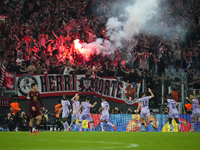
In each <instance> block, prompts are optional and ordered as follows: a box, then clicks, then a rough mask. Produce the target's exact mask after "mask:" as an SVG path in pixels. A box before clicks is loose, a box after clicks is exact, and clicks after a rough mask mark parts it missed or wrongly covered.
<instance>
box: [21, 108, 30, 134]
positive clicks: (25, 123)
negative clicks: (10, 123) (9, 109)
mask: <svg viewBox="0 0 200 150" xmlns="http://www.w3.org/2000/svg"><path fill="white" fill-rule="evenodd" d="M28 123H29V118H28V116H27V114H26V113H25V112H24V111H23V112H21V116H20V118H19V124H20V126H19V128H20V131H28V130H29V126H28Z"/></svg>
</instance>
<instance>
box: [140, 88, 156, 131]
mask: <svg viewBox="0 0 200 150" xmlns="http://www.w3.org/2000/svg"><path fill="white" fill-rule="evenodd" d="M148 90H149V93H151V96H145V93H143V92H142V93H141V96H142V98H140V99H139V105H138V108H137V112H139V108H140V105H141V120H142V121H141V122H142V131H145V129H144V122H145V121H144V118H145V116H147V118H148V120H151V121H150V123H151V126H152V127H153V128H154V130H155V129H156V128H155V126H154V125H153V119H152V118H151V116H150V111H149V99H151V98H153V97H154V94H153V93H152V91H151V89H148ZM140 102H141V103H140Z"/></svg>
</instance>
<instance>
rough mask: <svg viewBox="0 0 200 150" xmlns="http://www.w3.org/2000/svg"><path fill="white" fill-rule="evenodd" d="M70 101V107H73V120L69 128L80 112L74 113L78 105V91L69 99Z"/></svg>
mask: <svg viewBox="0 0 200 150" xmlns="http://www.w3.org/2000/svg"><path fill="white" fill-rule="evenodd" d="M71 102H72V108H73V121H72V122H71V124H70V128H71V127H72V126H73V124H74V123H76V120H77V119H78V116H79V114H80V112H79V113H78V114H76V112H77V111H78V109H79V107H80V101H79V95H78V93H77V94H76V95H75V96H74V97H73V98H72V99H71Z"/></svg>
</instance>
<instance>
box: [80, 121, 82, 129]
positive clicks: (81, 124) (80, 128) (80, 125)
mask: <svg viewBox="0 0 200 150" xmlns="http://www.w3.org/2000/svg"><path fill="white" fill-rule="evenodd" d="M80 130H82V122H81V123H80Z"/></svg>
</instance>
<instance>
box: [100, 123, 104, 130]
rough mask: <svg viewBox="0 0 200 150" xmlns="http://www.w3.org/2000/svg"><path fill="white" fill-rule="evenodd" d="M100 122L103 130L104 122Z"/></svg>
mask: <svg viewBox="0 0 200 150" xmlns="http://www.w3.org/2000/svg"><path fill="white" fill-rule="evenodd" d="M100 124H101V130H103V122H101V123H100Z"/></svg>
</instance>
